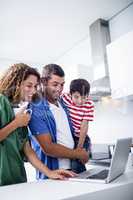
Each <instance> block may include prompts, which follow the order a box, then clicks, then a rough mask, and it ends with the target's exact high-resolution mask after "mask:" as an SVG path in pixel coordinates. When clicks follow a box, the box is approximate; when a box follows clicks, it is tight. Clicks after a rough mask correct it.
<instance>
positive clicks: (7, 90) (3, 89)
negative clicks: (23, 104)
mask: <svg viewBox="0 0 133 200" xmlns="http://www.w3.org/2000/svg"><path fill="white" fill-rule="evenodd" d="M30 75H34V76H36V77H37V80H38V83H40V74H39V73H38V71H37V70H36V69H35V68H32V67H30V66H28V65H26V64H24V63H18V64H14V65H12V66H11V67H9V69H8V70H7V71H6V73H5V74H4V75H3V77H2V78H1V79H0V93H2V94H4V95H6V96H7V97H8V98H9V100H10V101H11V102H12V103H18V102H19V101H20V86H21V83H22V82H23V81H24V80H26V79H27V78H28V77H29V76H30Z"/></svg>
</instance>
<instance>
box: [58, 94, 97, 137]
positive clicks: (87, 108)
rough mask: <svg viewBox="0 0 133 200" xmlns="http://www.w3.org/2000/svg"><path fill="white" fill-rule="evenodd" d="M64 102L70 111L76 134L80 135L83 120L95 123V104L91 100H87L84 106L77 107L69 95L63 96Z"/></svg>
mask: <svg viewBox="0 0 133 200" xmlns="http://www.w3.org/2000/svg"><path fill="white" fill-rule="evenodd" d="M62 98H63V101H64V103H65V104H66V106H67V107H68V109H69V114H70V118H71V121H72V123H73V128H74V130H75V134H76V135H79V133H80V126H81V122H82V120H87V121H93V118H94V103H93V101H92V100H91V99H89V98H88V99H87V100H86V102H85V103H84V104H83V105H80V106H78V105H76V104H75V103H74V102H73V101H72V99H71V97H70V95H69V94H66V93H65V94H63V95H62Z"/></svg>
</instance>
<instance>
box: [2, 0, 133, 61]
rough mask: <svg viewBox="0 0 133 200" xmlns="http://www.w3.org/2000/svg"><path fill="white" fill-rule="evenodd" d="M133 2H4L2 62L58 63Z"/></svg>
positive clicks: (30, 0)
mask: <svg viewBox="0 0 133 200" xmlns="http://www.w3.org/2000/svg"><path fill="white" fill-rule="evenodd" d="M131 2H132V1H131V0H117V1H116V0H37V1H36V0H23V1H21V0H0V27H1V28H0V29H1V31H0V44H1V45H0V60H2V59H3V60H4V59H5V60H6V59H7V60H14V61H23V62H30V63H43V64H45V63H49V62H56V61H58V60H59V59H60V58H61V57H62V56H64V55H65V54H66V53H68V52H69V51H70V50H72V49H73V48H74V47H75V46H77V45H78V44H80V43H81V42H82V41H84V40H85V38H87V37H88V34H89V25H90V24H91V23H93V22H94V21H95V20H97V19H98V18H103V19H105V20H109V19H111V18H112V17H113V16H114V15H115V14H117V13H118V12H119V11H121V10H122V9H124V8H125V7H126V6H128V5H129V4H130V3H131Z"/></svg>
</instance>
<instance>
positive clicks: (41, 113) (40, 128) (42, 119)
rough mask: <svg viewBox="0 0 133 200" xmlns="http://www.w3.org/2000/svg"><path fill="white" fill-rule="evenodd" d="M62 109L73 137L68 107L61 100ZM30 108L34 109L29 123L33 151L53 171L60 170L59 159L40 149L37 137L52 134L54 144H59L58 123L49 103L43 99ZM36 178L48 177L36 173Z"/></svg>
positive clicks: (38, 172)
mask: <svg viewBox="0 0 133 200" xmlns="http://www.w3.org/2000/svg"><path fill="white" fill-rule="evenodd" d="M60 103H61V105H62V107H63V108H64V110H65V112H66V114H67V117H68V122H69V125H70V129H71V133H72V136H73V133H74V130H73V127H72V123H71V121H70V118H69V113H68V110H67V107H66V106H65V105H64V103H63V101H62V100H60ZM29 107H30V108H31V109H32V116H31V120H30V123H29V128H30V133H29V136H30V140H31V145H32V147H33V149H34V150H35V152H36V154H37V156H38V158H39V159H40V160H41V161H42V162H43V163H44V164H45V165H46V166H47V167H48V168H49V169H51V170H54V169H58V168H59V165H58V159H57V158H54V157H50V156H48V155H46V154H45V153H44V152H43V151H42V148H41V147H40V145H39V143H38V142H37V140H36V138H35V136H36V135H41V134H48V133H49V134H50V135H51V138H52V142H53V143H56V142H57V132H56V123H55V119H54V116H53V114H52V112H51V110H50V107H49V103H48V101H47V100H46V99H42V100H40V101H38V102H36V103H31V104H30V105H29ZM36 172H37V173H36V178H37V179H46V178H47V177H46V176H45V175H44V174H43V173H41V172H40V171H38V170H37V171H36Z"/></svg>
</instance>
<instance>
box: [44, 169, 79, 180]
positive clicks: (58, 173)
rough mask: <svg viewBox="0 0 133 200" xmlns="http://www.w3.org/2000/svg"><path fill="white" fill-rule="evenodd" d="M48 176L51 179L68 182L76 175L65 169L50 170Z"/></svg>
mask: <svg viewBox="0 0 133 200" xmlns="http://www.w3.org/2000/svg"><path fill="white" fill-rule="evenodd" d="M47 176H48V177H49V178H51V179H60V180H66V179H68V178H70V177H75V176H76V174H75V173H74V172H73V171H69V170H65V169H57V170H50V171H49V173H48V174H47Z"/></svg>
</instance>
